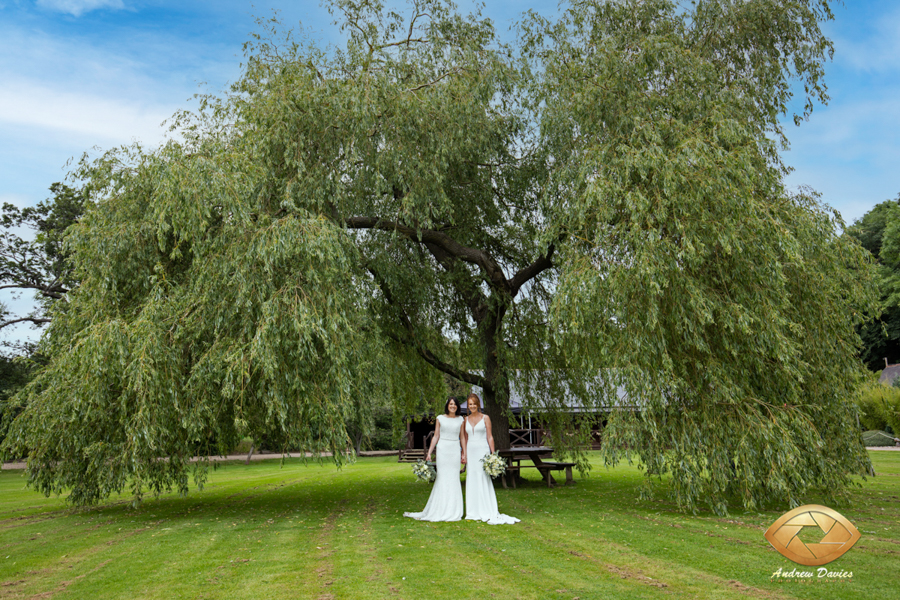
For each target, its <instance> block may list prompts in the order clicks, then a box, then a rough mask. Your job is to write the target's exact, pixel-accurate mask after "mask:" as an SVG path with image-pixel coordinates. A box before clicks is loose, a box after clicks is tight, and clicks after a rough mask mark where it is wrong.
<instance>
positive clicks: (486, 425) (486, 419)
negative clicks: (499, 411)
mask: <svg viewBox="0 0 900 600" xmlns="http://www.w3.org/2000/svg"><path fill="white" fill-rule="evenodd" d="M482 418H483V419H484V430H485V431H486V432H487V440H488V447H489V448H490V449H491V453H492V454H493V452H494V434H493V433H491V419H490V417H488V416H487V415H484V417H482Z"/></svg>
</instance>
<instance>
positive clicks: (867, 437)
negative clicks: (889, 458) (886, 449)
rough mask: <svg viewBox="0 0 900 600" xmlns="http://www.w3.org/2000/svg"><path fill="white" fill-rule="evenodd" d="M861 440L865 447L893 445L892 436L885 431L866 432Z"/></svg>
mask: <svg viewBox="0 0 900 600" xmlns="http://www.w3.org/2000/svg"><path fill="white" fill-rule="evenodd" d="M862 439H863V444H865V445H866V447H871V446H893V445H894V436H893V435H891V434H889V433H888V432H886V431H866V432H864V433H863V434H862Z"/></svg>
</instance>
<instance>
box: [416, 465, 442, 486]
mask: <svg viewBox="0 0 900 600" xmlns="http://www.w3.org/2000/svg"><path fill="white" fill-rule="evenodd" d="M413 474H414V475H415V476H416V479H418V480H419V481H426V482H428V483H431V482H432V481H434V480H435V478H436V477H437V472H436V471H435V470H434V467H432V466H431V465H429V464H428V463H426V462H425V461H424V460H420V461H419V462H417V463H416V464H414V465H413Z"/></svg>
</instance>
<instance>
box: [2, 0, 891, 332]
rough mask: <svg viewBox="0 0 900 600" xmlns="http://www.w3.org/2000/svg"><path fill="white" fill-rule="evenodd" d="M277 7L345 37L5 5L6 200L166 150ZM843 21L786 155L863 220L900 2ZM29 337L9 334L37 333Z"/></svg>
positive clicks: (183, 17)
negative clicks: (169, 124) (134, 149)
mask: <svg viewBox="0 0 900 600" xmlns="http://www.w3.org/2000/svg"><path fill="white" fill-rule="evenodd" d="M389 1H390V0H389ZM390 3H391V4H396V5H399V6H402V5H403V4H402V3H401V2H390ZM458 4H459V5H460V7H461V9H463V10H467V9H468V8H469V7H471V6H472V4H473V3H472V2H471V1H459V2H458ZM487 5H488V6H487V8H486V9H485V10H484V13H485V14H486V15H487V16H489V17H490V18H492V19H493V20H494V21H495V23H496V24H497V28H498V30H499V31H501V32H506V31H507V30H508V29H509V27H510V26H511V25H512V23H513V22H514V20H515V19H516V18H517V17H518V15H520V14H521V12H522V11H524V10H526V9H529V8H531V9H534V10H536V11H537V12H539V13H541V14H544V15H550V14H553V13H555V12H556V11H557V2H556V1H555V0H544V1H539V0H489V1H488V2H487ZM273 9H277V10H278V11H279V12H280V16H281V18H282V21H283V22H284V23H285V24H288V25H292V26H297V25H298V24H299V25H302V27H303V28H304V29H306V30H307V31H308V34H309V35H310V36H311V37H314V38H317V39H321V40H324V41H326V42H328V41H338V40H339V35H340V34H339V31H338V29H337V27H335V26H334V25H332V24H331V21H332V19H331V16H330V15H329V14H328V12H327V10H326V9H325V8H323V7H322V6H321V5H320V3H319V1H318V0H295V1H293V2H288V1H272V0H258V1H257V2H255V3H254V4H253V5H251V4H250V3H249V2H237V1H232V0H196V1H185V0H182V1H180V2H174V1H170V0H37V1H17V0H0V81H2V84H0V202H12V203H14V204H17V205H19V206H27V205H32V204H35V203H37V202H39V201H40V200H42V199H44V198H46V197H47V196H48V191H47V188H48V187H49V186H50V184H51V183H53V182H55V181H60V180H62V179H63V178H64V177H65V175H66V172H67V171H68V167H67V164H68V161H69V160H70V159H73V158H75V159H77V158H78V157H80V156H81V154H82V153H83V152H85V151H91V149H92V148H97V149H106V148H110V147H112V146H116V145H118V144H122V143H128V142H130V141H132V140H140V141H142V142H144V143H147V144H156V143H159V142H160V141H161V140H162V139H163V138H164V134H165V129H164V128H163V127H161V125H160V124H161V123H162V121H163V120H165V119H166V118H167V117H169V116H171V114H172V113H174V112H175V111H176V110H178V109H180V108H189V107H190V106H191V103H190V102H189V101H188V99H189V98H190V97H191V96H192V95H193V94H195V93H197V92H202V91H213V92H215V91H219V90H222V89H223V88H224V87H226V86H227V84H228V83H230V82H233V81H234V80H235V79H237V77H238V76H239V74H240V63H241V60H242V56H243V55H242V48H241V46H242V44H243V43H244V42H245V41H246V40H247V39H248V37H249V34H250V32H252V31H254V30H256V29H257V26H256V24H255V20H254V16H262V17H266V16H271V14H272V11H273ZM834 11H835V15H836V20H835V21H833V22H831V23H828V24H826V26H825V30H826V32H827V34H828V35H829V37H831V38H832V39H833V41H834V43H835V57H834V61H833V62H832V63H830V64H829V66H828V69H827V78H826V81H827V84H828V87H829V92H830V95H831V102H830V103H829V105H828V106H825V107H822V106H817V107H816V109H815V111H814V113H813V115H812V117H811V118H810V120H809V121H808V122H806V123H803V124H802V125H801V126H800V127H799V128H797V127H794V126H793V125H792V124H791V125H789V126H788V131H787V133H788V136H789V139H790V141H791V149H790V151H789V152H787V153H785V155H784V157H785V161H786V162H787V163H788V164H789V165H791V166H793V167H794V168H795V169H796V170H795V172H794V173H792V174H791V175H790V176H789V179H788V183H789V184H790V185H791V186H799V185H808V186H810V187H812V188H813V189H815V190H817V191H819V192H820V193H821V194H822V197H823V200H824V201H825V202H826V203H828V204H830V205H831V206H833V207H835V208H836V209H837V210H838V211H840V213H841V214H842V215H843V217H844V218H845V219H846V220H847V221H848V222H852V221H853V220H854V219H857V218H859V217H861V216H862V215H863V214H864V213H865V212H866V211H868V210H869V209H870V208H871V207H872V206H874V205H875V204H877V203H878V202H881V201H883V200H886V199H889V198H896V197H897V196H898V194H900V175H898V173H900V167H898V165H900V3H898V2H895V1H892V0H872V1H867V0H855V1H853V2H848V3H847V4H845V5H836V6H835V7H834ZM507 35H509V34H507ZM201 84H203V85H202V87H201ZM93 152H94V153H96V152H98V150H94V151H93ZM0 300H2V301H4V302H7V303H9V304H11V305H12V306H13V307H14V308H18V307H21V303H22V302H26V301H27V299H26V298H23V299H22V300H20V301H18V302H15V303H13V302H12V301H11V300H10V298H9V296H8V295H7V296H0ZM27 328H28V326H27V325H26V326H23V327H21V328H20V329H19V330H18V331H16V332H9V333H6V332H5V333H4V334H3V335H4V337H22V336H27V337H34V334H29V332H27V331H26V330H27Z"/></svg>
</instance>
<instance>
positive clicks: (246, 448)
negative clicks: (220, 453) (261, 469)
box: [231, 437, 253, 454]
mask: <svg viewBox="0 0 900 600" xmlns="http://www.w3.org/2000/svg"><path fill="white" fill-rule="evenodd" d="M251 446H253V438H248V437H247V438H243V439H242V440H241V443H240V444H238V445H237V446H235V447H234V450H232V451H231V453H232V454H249V453H250V447H251Z"/></svg>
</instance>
